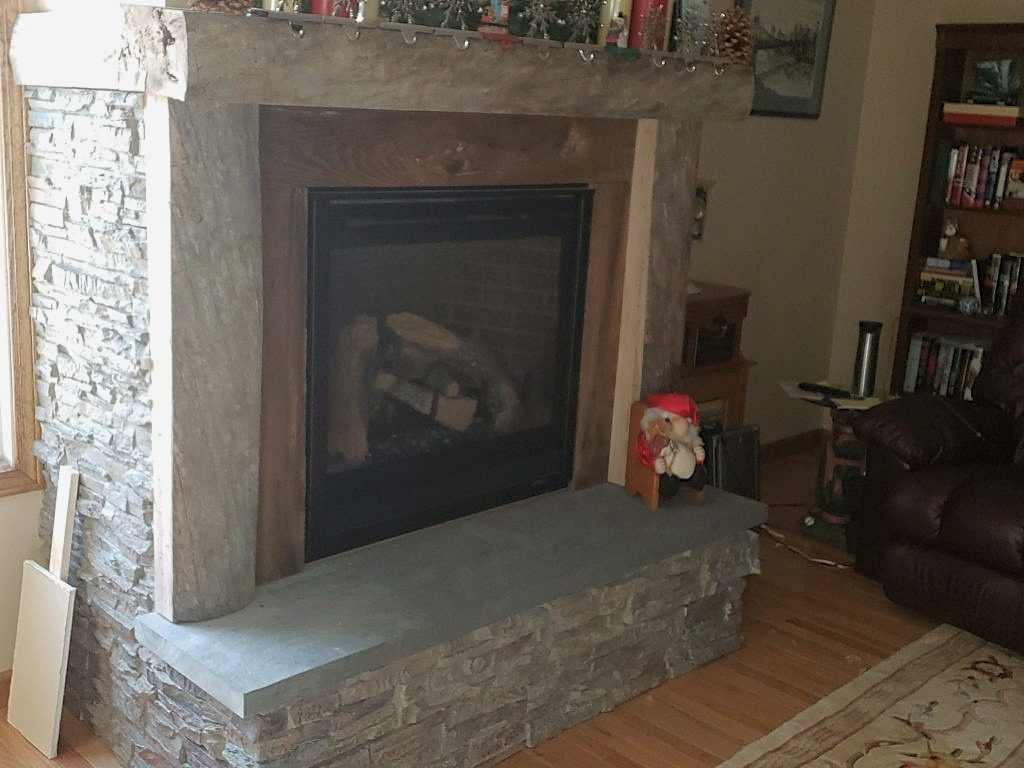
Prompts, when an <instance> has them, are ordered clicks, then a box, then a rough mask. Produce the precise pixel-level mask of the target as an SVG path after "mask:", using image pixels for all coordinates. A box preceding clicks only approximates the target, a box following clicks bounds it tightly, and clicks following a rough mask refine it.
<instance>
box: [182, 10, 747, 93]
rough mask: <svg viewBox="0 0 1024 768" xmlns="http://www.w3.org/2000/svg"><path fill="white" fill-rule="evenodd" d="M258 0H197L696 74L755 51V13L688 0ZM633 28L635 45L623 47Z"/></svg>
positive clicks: (286, 17) (261, 14) (350, 26)
mask: <svg viewBox="0 0 1024 768" xmlns="http://www.w3.org/2000/svg"><path fill="white" fill-rule="evenodd" d="M251 1H252V0H189V3H190V5H191V7H192V8H193V9H194V10H202V11H215V10H220V11H226V12H230V13H239V12H240V10H241V9H242V8H243V7H244V8H245V15H246V16H247V17H248V18H250V19H262V20H266V21H285V22H288V25H289V28H290V30H291V32H292V34H293V35H294V36H295V37H296V38H301V37H302V36H303V35H304V34H305V26H306V25H309V24H326V25H337V26H341V27H343V29H344V30H345V34H346V36H347V37H348V38H349V40H352V41H355V40H358V38H359V36H360V33H361V31H362V30H364V29H383V30H388V31H397V32H400V33H401V35H402V39H403V40H404V41H405V43H406V44H407V45H415V44H416V42H417V41H418V39H419V35H437V36H445V37H451V38H452V40H453V41H454V42H455V45H456V47H457V48H459V49H460V50H466V49H467V48H469V46H470V43H471V42H473V41H480V42H491V43H498V44H500V45H501V46H502V48H505V49H507V48H509V47H511V46H515V45H518V44H528V45H530V46H531V47H534V48H535V49H536V51H537V53H538V55H539V56H540V57H541V58H542V59H548V58H549V57H550V56H551V51H552V50H554V49H557V48H565V49H569V50H575V51H577V52H578V53H579V55H580V58H581V59H582V60H583V61H585V62H591V61H594V60H595V58H596V55H597V54H598V53H605V54H608V55H614V56H617V57H619V58H624V59H627V60H628V59H638V58H641V57H650V59H651V61H652V62H653V63H654V65H655V66H657V67H659V68H660V67H666V66H668V64H669V63H670V62H676V63H678V64H679V65H680V66H682V67H683V68H684V69H685V70H686V71H688V72H694V71H696V69H697V67H698V65H699V64H705V65H711V66H712V67H713V69H714V72H715V74H717V75H721V74H722V73H723V72H725V70H726V68H727V66H728V65H729V64H730V63H743V64H747V63H749V62H750V60H751V57H752V53H753V31H752V26H751V23H750V18H749V16H748V15H747V14H746V13H744V12H743V10H742V9H740V8H735V9H732V10H730V11H727V12H724V13H721V14H719V15H718V16H717V17H716V18H715V19H714V20H702V19H701V18H700V16H699V14H698V13H697V11H696V10H694V9H693V8H692V7H691V6H690V5H689V3H687V4H686V6H685V7H684V9H682V10H680V11H679V12H677V14H676V16H675V19H673V20H670V19H669V16H670V13H671V12H670V10H669V9H670V8H671V0H632V14H630V11H629V7H627V6H628V5H629V3H628V0H627V2H626V3H623V0H255V2H258V3H259V4H260V5H261V6H262V7H260V8H257V7H249V5H250V2H251ZM680 1H681V2H685V0H677V2H680ZM611 5H614V6H615V7H614V8H613V9H611V10H609V7H610V6H611ZM268 6H271V7H270V8H268ZM294 8H301V9H302V10H303V11H305V10H310V11H312V13H305V12H303V13H299V12H295V11H293V10H292V9H294ZM612 11H617V12H616V13H615V14H614V16H613V15H612ZM627 26H628V30H627V28H626V27H627ZM627 32H628V40H629V43H630V47H629V48H626V47H624V45H623V44H624V42H625V39H626V35H627ZM598 41H601V42H603V43H605V44H603V45H602V44H599V43H598ZM719 51H721V53H719Z"/></svg>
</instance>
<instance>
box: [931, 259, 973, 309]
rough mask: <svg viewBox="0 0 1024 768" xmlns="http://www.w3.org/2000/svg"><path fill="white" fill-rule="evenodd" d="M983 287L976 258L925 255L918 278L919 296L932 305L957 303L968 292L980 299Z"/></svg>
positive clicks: (969, 294)
mask: <svg viewBox="0 0 1024 768" xmlns="http://www.w3.org/2000/svg"><path fill="white" fill-rule="evenodd" d="M982 287H983V286H982V282H981V280H980V279H979V273H978V262H977V260H976V259H970V260H968V261H954V260H952V259H942V258H932V259H926V260H925V265H924V269H922V270H921V274H920V275H919V276H918V279H917V295H918V298H919V299H920V300H921V303H922V304H927V305H929V306H933V307H956V306H957V305H958V304H959V303H960V299H962V298H964V297H967V296H973V297H974V298H976V299H977V300H978V301H979V302H981V301H982V295H981V294H982Z"/></svg>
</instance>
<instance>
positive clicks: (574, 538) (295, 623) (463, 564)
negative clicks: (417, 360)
mask: <svg viewBox="0 0 1024 768" xmlns="http://www.w3.org/2000/svg"><path fill="white" fill-rule="evenodd" d="M765 510H766V507H765V506H764V505H763V504H760V503H759V502H756V501H752V500H750V499H744V498H741V497H738V496H734V495H732V494H728V493H725V492H723V491H719V490H717V489H715V488H709V489H708V490H707V494H706V498H705V501H704V502H703V503H702V504H700V505H689V504H683V503H681V502H670V503H669V504H666V505H664V506H663V507H662V509H660V510H658V511H653V512H652V511H651V510H648V509H647V508H646V507H645V506H644V505H643V504H642V503H641V502H640V501H638V500H637V499H635V498H630V497H628V496H627V495H626V493H625V491H624V490H623V489H622V488H621V487H619V486H616V485H610V484H606V485H602V486H598V487H596V488H590V489H587V490H584V491H575V492H559V493H554V494H549V495H546V496H542V497H538V498H535V499H530V500H527V501H523V502H519V503H517V504H512V505H509V506H506V507H500V508H498V509H494V510H489V511H487V512H482V513H480V514H477V515H473V516H470V517H464V518H462V519H459V520H454V521H452V522H449V523H446V524H443V525H438V526H435V527H433V528H427V529H425V530H421V531H416V532H414V533H411V534H407V535H405V536H401V537H399V538H395V539H390V540H387V541H382V542H378V543H376V544H372V545H369V546H366V547H362V548H361V549H357V550H353V551H351V552H345V553H343V554H341V555H337V556H335V557H331V558H328V559H326V560H321V561H319V562H317V563H314V564H312V565H310V566H309V567H307V569H306V570H305V571H304V572H303V573H301V574H298V575H296V576H292V577H290V578H287V579H283V580H281V581H277V582H274V583H271V584H265V585H263V586H261V587H259V588H258V589H257V592H256V598H255V600H254V602H253V603H252V604H250V605H249V606H248V607H246V608H244V609H242V610H241V611H238V612H236V613H233V614H231V615H229V616H225V617H223V618H220V619H215V620H212V621H205V622H199V623H193V624H173V623H171V622H169V621H167V620H166V619H164V618H163V617H161V616H159V615H158V614H155V613H153V614H148V615H145V616H142V617H140V618H139V620H138V622H137V627H136V628H137V633H138V637H139V640H140V642H141V643H142V644H143V645H144V646H146V647H147V648H149V649H150V650H151V651H152V652H153V653H155V654H156V655H157V656H158V657H159V658H161V659H162V660H163V661H165V662H166V663H167V664H169V665H170V666H171V667H173V668H174V669H176V670H177V671H178V672H180V673H181V674H183V675H184V676H185V677H187V678H188V679H190V680H191V681H192V682H194V683H195V684H196V685H198V686H199V687H200V688H202V689H203V690H205V691H206V692H207V693H209V694H210V695H211V696H213V697H214V698H216V699H217V700H219V701H220V702H221V703H222V704H223V705H225V706H226V707H228V708H229V709H231V710H232V711H233V712H235V713H236V714H238V715H240V716H243V717H246V716H250V715H252V714H255V713H259V712H268V711H270V710H272V709H275V708H277V707H280V706H282V705H285V704H287V703H289V702H294V701H296V700H299V699H306V698H309V697H312V696H316V695H319V694H323V693H326V692H329V691H331V690H333V689H334V688H337V687H338V686H339V685H340V684H341V683H343V682H344V681H345V680H347V679H350V678H352V677H354V676H356V675H358V674H360V673H363V672H366V671H369V670H372V669H377V668H379V667H382V666H384V665H386V664H388V663H390V662H391V661H393V660H395V659H397V658H401V657H403V656H409V655H412V654H414V653H417V652H419V651H421V650H424V649H426V648H430V647H431V646H434V645H436V644H438V643H440V642H443V641H445V640H450V639H453V638H456V637H459V636H461V635H464V634H466V633H468V632H470V631H472V630H474V629H476V628H479V627H482V626H485V625H488V624H490V623H493V622H495V621H498V620H500V619H503V618H505V617H508V616H512V615H514V614H517V613H520V612H522V611H524V610H528V609H530V608H533V607H536V606H539V605H542V604H544V603H547V602H549V601H551V600H553V599H555V598H558V597H562V596H565V595H570V594H574V593H577V592H581V591H583V590H585V589H588V588H590V587H598V586H602V585H605V584H608V583H611V582H613V581H616V580H619V579H622V578H623V577H625V576H628V575H629V574H632V573H634V572H636V571H638V570H639V569H641V568H643V567H644V566H647V565H650V564H653V563H657V562H660V561H662V560H665V559H667V558H669V557H671V556H673V555H678V554H681V553H683V552H686V551H689V550H698V549H700V548H702V547H705V546H707V545H709V544H711V543H712V542H715V541H718V540H720V539H722V538H724V537H726V536H729V535H730V534H734V533H736V532H738V531H743V530H745V529H748V528H751V527H753V526H756V525H758V524H759V523H761V522H763V521H764V519H765Z"/></svg>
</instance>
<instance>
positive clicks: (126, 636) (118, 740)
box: [27, 88, 756, 768]
mask: <svg viewBox="0 0 1024 768" xmlns="http://www.w3.org/2000/svg"><path fill="white" fill-rule="evenodd" d="M27 96H28V100H29V126H30V130H29V142H30V146H29V161H30V178H29V191H30V195H31V207H30V228H31V244H32V249H33V255H34V259H35V262H34V271H33V278H34V294H33V301H32V306H33V309H32V312H33V318H34V322H35V328H36V334H37V339H36V348H37V355H38V360H37V366H36V371H37V388H38V402H39V405H38V419H39V423H40V432H41V437H40V440H39V442H38V443H37V446H36V454H37V455H38V457H39V458H40V460H41V461H42V463H43V465H44V467H45V471H46V476H47V481H48V482H47V485H48V490H47V494H46V502H45V504H44V514H43V524H42V528H43V530H44V531H48V530H49V527H50V525H49V523H50V519H51V512H52V508H53V488H54V486H55V481H56V474H57V468H58V466H59V465H60V464H62V463H68V464H71V465H73V466H75V467H77V468H78V469H79V470H80V471H81V474H82V478H81V489H80V499H79V504H78V513H77V516H76V525H75V542H74V547H73V558H72V571H71V574H72V575H71V578H72V581H73V583H74V584H75V585H76V586H77V587H78V589H79V592H78V599H77V603H76V610H75V622H74V628H73V631H72V635H71V638H72V651H71V659H70V664H69V671H68V685H67V699H68V705H69V707H70V708H71V709H72V711H74V712H76V713H77V714H79V715H80V716H82V717H84V718H85V719H86V720H87V721H88V722H89V723H91V724H92V726H93V727H94V729H95V730H96V732H97V733H98V734H99V735H100V736H101V737H102V738H104V739H105V740H106V741H107V742H108V743H109V744H110V745H111V747H112V748H113V750H114V752H115V754H116V755H117V757H118V759H119V760H120V762H121V763H122V764H124V765H126V766H133V767H134V766H138V767H139V768H142V767H152V768H156V767H158V766H159V767H161V768H168V767H170V766H195V767H196V768H199V767H201V766H222V767H223V766H232V767H237V768H242V767H243V766H280V767H281V768H284V767H285V766H287V767H288V768H307V767H312V766H329V765H338V766H389V767H390V768H401V767H402V766H409V767H410V768H413V767H414V768H428V767H429V766H437V767H438V768H440V766H449V767H451V768H454V767H455V766H476V765H484V764H490V763H494V762H496V761H497V760H499V759H500V758H502V757H504V756H506V755H508V754H511V753H512V752H515V751H516V750H518V749H520V748H522V747H523V746H525V745H528V744H536V743H539V742H540V741H542V740H543V739H544V738H546V737H548V736H550V735H552V734H554V733H556V732H557V731H559V730H560V729H562V728H564V727H566V726H568V725H570V724H572V723H575V722H578V721H580V720H582V719H584V718H586V717H589V716H591V715H594V714H596V713H598V712H600V711H602V710H605V709H608V708H610V707H612V706H613V705H614V704H616V703H618V702H620V701H622V700H624V699H625V698H628V697H629V696H632V695H634V694H637V693H639V692H641V691H644V690H646V689H649V688H651V687H652V686H654V685H656V684H658V683H659V682H661V681H663V680H665V679H666V678H668V677H671V676H673V675H678V674H680V673H682V672H684V671H686V670H687V669H689V668H690V667H692V666H694V665H696V664H699V663H701V662H703V661H706V660H708V659H711V658H713V657H715V656H718V655H721V654H723V653H725V652H727V651H729V650H731V649H733V648H735V647H736V646H737V645H738V644H739V642H740V637H739V633H738V625H739V600H740V594H741V591H742V585H743V577H744V576H746V575H747V574H748V573H749V572H750V571H751V570H752V569H753V568H754V567H755V565H756V542H755V540H754V539H753V538H752V537H751V536H750V535H749V534H746V533H743V534H737V535H735V536H733V537H731V538H729V539H727V540H723V541H721V542H718V543H717V544H715V545H713V546H711V547H709V548H707V549H705V550H702V551H700V552H689V553H684V554H681V555H679V556H677V557H675V558H672V559H671V560H669V561H666V562H663V563H660V564H656V565H653V566H651V567H649V568H647V569H645V570H644V571H642V572H640V573H638V574H635V575H634V576H633V577H631V578H630V579H628V580H625V581H623V582H622V583H618V584H613V585H608V586H604V587H601V588H595V589H591V590H589V591H587V592H584V593H582V594H578V595H575V596H568V597H564V598H561V599H558V600H555V601H553V602H551V603H549V604H547V605H543V606H539V607H537V608H535V609H533V610H531V611H528V612H526V613H524V614H522V615H518V616H514V617H510V618H508V619H507V620H504V621H502V622H499V623H498V624H495V625H493V626H489V627H485V628H482V629H480V630H477V631H475V632H473V633H471V634H470V635H468V636H466V637H463V638H460V639H458V640H455V641H453V642H450V643H446V644H444V645H441V646H438V647H435V648H431V649H429V650H426V651H423V652H421V653H418V654H416V655H415V656H413V657H411V658H408V659H405V660H402V661H400V662H396V663H394V664H392V665H390V666H388V667H387V668H385V669H381V670H377V671H375V672H372V673H368V674H365V675H362V676H360V677H358V678H356V679H353V680H350V681H348V682H347V683H346V684H345V685H343V686H342V687H341V688H340V689H339V690H338V691H336V692H334V693H332V694H331V695H329V696H325V697H322V698H318V699H314V700H309V701H300V702H295V703H294V704H293V705H292V706H288V707H285V708H282V709H280V710H277V711H273V712H269V713H265V714H259V715H256V716H253V717H250V718H246V719H244V720H243V719H241V718H239V717H237V716H235V715H234V714H232V713H230V712H228V711H227V710H226V709H224V708H223V707H221V706H220V705H219V704H217V703H216V702H214V701H212V700H211V699H210V698H209V697H208V696H207V695H206V694H205V693H204V692H203V691H201V690H199V689H197V688H196V687H195V686H194V685H192V684H191V683H189V682H188V681H187V680H185V679H184V678H182V677H181V676H180V675H178V674H177V673H175V672H173V671H172V670H170V669H169V668H167V667H166V666H165V665H164V664H162V663H161V662H159V661H158V660H157V659H155V657H153V656H152V655H150V654H149V653H148V652H147V651H146V650H145V649H144V648H142V647H141V646H140V645H139V643H138V642H137V639H136V637H135V633H134V624H135V618H136V616H138V615H139V614H140V613H145V612H149V611H151V610H152V608H153V537H152V480H151V468H150V454H151V448H150V439H151V425H150V411H151V402H150V376H149V370H150V354H149V337H148V313H147V282H146V255H145V242H146V232H145V225H144V207H145V195H144V186H145V180H144V175H143V168H142V146H143V143H144V136H143V127H142V109H141V97H137V96H134V95H130V94H122V93H110V92H95V91H75V90H64V89H56V90H55V89H42V88H35V89H30V90H28V92H27Z"/></svg>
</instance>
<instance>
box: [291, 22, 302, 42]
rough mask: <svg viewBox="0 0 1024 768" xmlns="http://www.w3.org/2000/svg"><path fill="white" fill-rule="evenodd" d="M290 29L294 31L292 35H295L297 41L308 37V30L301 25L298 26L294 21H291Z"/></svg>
mask: <svg viewBox="0 0 1024 768" xmlns="http://www.w3.org/2000/svg"><path fill="white" fill-rule="evenodd" d="M288 28H289V29H290V30H291V31H292V34H293V35H295V39H296V40H301V39H302V38H304V37H305V36H306V28H305V27H304V26H302V25H301V24H296V23H295V22H294V21H289V22H288Z"/></svg>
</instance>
